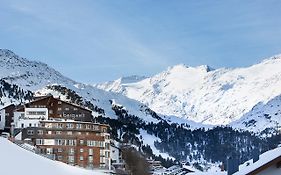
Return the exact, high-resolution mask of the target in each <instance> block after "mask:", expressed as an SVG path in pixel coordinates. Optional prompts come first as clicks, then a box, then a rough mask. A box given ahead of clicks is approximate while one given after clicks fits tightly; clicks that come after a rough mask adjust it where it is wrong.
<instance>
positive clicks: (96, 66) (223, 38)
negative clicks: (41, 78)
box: [0, 0, 281, 83]
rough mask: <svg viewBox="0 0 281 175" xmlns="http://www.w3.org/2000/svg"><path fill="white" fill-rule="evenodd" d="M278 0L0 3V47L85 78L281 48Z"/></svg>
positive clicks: (245, 62) (215, 62) (222, 63)
mask: <svg viewBox="0 0 281 175" xmlns="http://www.w3.org/2000/svg"><path fill="white" fill-rule="evenodd" d="M280 9H281V1H280V0H229V1H225V0H202V1H200V0H173V1H171V0H81V1H77V0H48V1H47V0H12V1H11V0H0V48H6V49H10V50H12V51H14V52H16V53H17V54H19V55H20V56H23V57H27V58H29V59H32V60H39V61H42V62H45V63H47V64H49V65H50V66H52V67H54V68H55V69H57V70H59V71H60V72H61V73H63V74H64V75H66V76H68V77H70V78H72V79H74V80H77V81H81V82H85V83H95V82H102V81H108V80H113V79H116V78H118V77H121V76H126V75H133V74H137V75H153V74H155V73H158V72H161V71H163V70H165V69H166V68H167V67H168V66H172V65H176V64H180V63H183V64H186V65H189V66H198V65H202V64H208V65H210V66H211V67H214V68H219V67H242V66H249V65H251V64H255V63H257V62H259V61H261V60H262V59H264V58H266V57H270V56H272V55H275V54H279V53H281V15H280Z"/></svg>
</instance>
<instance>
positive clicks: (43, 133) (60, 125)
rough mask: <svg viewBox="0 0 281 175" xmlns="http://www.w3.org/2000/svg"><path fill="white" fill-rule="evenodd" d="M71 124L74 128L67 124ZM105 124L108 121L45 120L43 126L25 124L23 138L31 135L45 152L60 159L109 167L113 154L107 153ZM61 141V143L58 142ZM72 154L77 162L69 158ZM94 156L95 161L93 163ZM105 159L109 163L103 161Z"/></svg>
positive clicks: (76, 163)
mask: <svg viewBox="0 0 281 175" xmlns="http://www.w3.org/2000/svg"><path fill="white" fill-rule="evenodd" d="M69 124H72V125H71V128H69V127H67V126H70V125H69ZM78 125H79V126H78ZM104 128H105V126H104V125H99V124H93V123H84V122H71V121H70V122H67V121H61V122H59V121H57V122H54V121H41V122H40V127H27V128H24V129H23V130H22V139H26V138H28V139H31V140H32V142H33V143H34V145H36V146H37V147H38V148H40V152H41V153H43V154H49V155H54V156H55V159H56V160H58V161H62V162H65V163H68V164H71V165H78V166H82V167H85V168H86V167H90V168H91V167H92V168H96V167H107V166H108V164H109V162H108V159H110V154H109V153H108V154H107V156H108V157H105V156H103V152H104V151H105V150H106V149H107V148H106V144H105V137H104V135H105V134H104V133H102V132H103V131H106V132H107V130H104ZM106 135H107V134H106ZM59 141H60V143H61V144H58V142H59ZM88 141H91V142H92V143H89V142H88ZM93 142H95V143H94V144H93ZM70 143H71V144H70ZM81 150H82V151H81ZM90 150H92V151H90ZM107 151H108V152H109V150H107ZM91 153H92V155H91ZM69 156H70V157H71V158H73V162H70V161H69V158H70V157H69ZM91 158H92V162H91V163H89V161H90V159H91ZM103 159H104V160H105V164H103V162H102V161H101V160H103ZM106 163H107V164H106Z"/></svg>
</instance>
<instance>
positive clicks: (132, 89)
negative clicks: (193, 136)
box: [95, 55, 281, 130]
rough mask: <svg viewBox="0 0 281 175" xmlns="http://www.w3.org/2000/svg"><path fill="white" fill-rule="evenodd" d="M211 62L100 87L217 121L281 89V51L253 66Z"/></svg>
mask: <svg viewBox="0 0 281 175" xmlns="http://www.w3.org/2000/svg"><path fill="white" fill-rule="evenodd" d="M206 67H207V68H208V67H209V66H204V65H203V66H197V67H188V66H186V65H183V64H180V65H175V66H172V67H169V68H168V69H167V70H165V71H163V72H160V73H158V74H156V75H154V76H151V77H148V78H146V79H143V80H141V81H139V82H134V83H129V84H120V83H119V84H114V83H112V84H109V85H108V86H106V83H104V84H97V85H95V87H98V88H101V89H104V90H107V91H112V92H117V93H122V94H123V95H126V96H127V97H129V98H132V99H135V100H138V101H140V102H142V103H144V104H146V105H147V106H149V107H150V108H151V109H152V110H154V111H155V112H157V113H159V114H163V115H174V116H177V117H179V118H184V119H190V120H192V121H195V122H199V123H200V122H201V123H204V124H215V125H227V124H231V125H232V124H233V123H235V122H234V121H236V123H237V122H239V119H242V118H243V116H244V115H246V114H247V113H249V112H251V110H252V109H253V107H254V106H255V105H257V104H258V103H260V102H262V103H264V104H266V103H267V102H268V101H270V100H271V99H273V98H274V97H276V96H278V95H280V94H281V90H279V89H278V87H279V86H281V70H279V67H281V55H275V56H272V57H270V58H267V59H264V60H263V61H261V62H260V63H258V64H255V65H252V66H249V67H242V68H219V69H211V70H209V71H204V70H206ZM207 70H208V69H207ZM112 82H114V81H112ZM114 85H115V86H114ZM261 110H262V109H261ZM244 119H245V117H244ZM276 120H277V119H276ZM276 120H275V121H276ZM241 122H242V121H241ZM243 122H244V121H243ZM278 123H280V120H279V121H278ZM239 125H240V124H239ZM240 126H241V127H243V128H246V129H247V127H246V125H240ZM252 129H253V128H252ZM262 129H265V127H262ZM258 130H260V129H258Z"/></svg>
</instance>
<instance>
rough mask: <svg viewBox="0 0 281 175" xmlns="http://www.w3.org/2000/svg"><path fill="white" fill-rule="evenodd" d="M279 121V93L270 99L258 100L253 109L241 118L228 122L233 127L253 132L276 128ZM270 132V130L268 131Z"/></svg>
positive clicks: (280, 97)
mask: <svg viewBox="0 0 281 175" xmlns="http://www.w3.org/2000/svg"><path fill="white" fill-rule="evenodd" d="M280 123H281V95H279V96H276V97H274V98H273V99H271V100H270V101H268V102H266V103H264V102H260V103H258V104H257V105H255V106H254V107H253V109H252V110H251V111H250V112H248V113H246V114H244V115H243V117H241V119H239V120H237V121H234V122H232V123H230V125H231V126H233V127H235V128H247V129H248V130H251V131H254V132H261V131H263V130H265V129H266V128H273V130H272V131H273V132H275V130H274V129H276V127H277V126H279V125H280ZM269 133H270V132H269Z"/></svg>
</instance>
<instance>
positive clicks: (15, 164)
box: [0, 137, 105, 175]
mask: <svg viewBox="0 0 281 175" xmlns="http://www.w3.org/2000/svg"><path fill="white" fill-rule="evenodd" d="M0 155H1V159H0V172H1V174H10V175H20V174H29V175H38V174H40V175H50V174H52V175H64V174H65V175H66V174H67V175H77V174H79V175H92V174H95V175H105V174H104V173H102V172H99V171H91V170H85V169H81V168H78V167H73V166H70V165H67V164H64V163H61V162H57V161H52V160H49V159H47V158H45V157H41V156H39V155H36V154H34V153H32V152H29V151H27V150H25V149H23V148H20V147H18V146H17V145H15V144H13V143H11V142H10V141H8V140H7V139H4V138H2V137H0Z"/></svg>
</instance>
